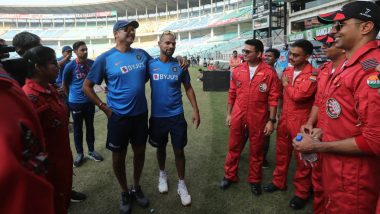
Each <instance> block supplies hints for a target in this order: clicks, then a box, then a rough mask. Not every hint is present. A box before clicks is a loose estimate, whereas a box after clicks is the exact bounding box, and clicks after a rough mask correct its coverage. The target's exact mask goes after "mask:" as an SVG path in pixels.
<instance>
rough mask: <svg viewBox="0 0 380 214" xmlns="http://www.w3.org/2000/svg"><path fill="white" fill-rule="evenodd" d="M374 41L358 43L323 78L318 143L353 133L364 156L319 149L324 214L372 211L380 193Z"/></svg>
mask: <svg viewBox="0 0 380 214" xmlns="http://www.w3.org/2000/svg"><path fill="white" fill-rule="evenodd" d="M379 62H380V50H379V49H378V47H377V44H376V42H375V41H372V42H369V43H367V44H365V45H363V46H362V47H361V48H359V49H358V50H357V51H356V52H355V53H354V54H353V56H352V57H351V59H350V60H348V61H347V62H346V63H345V65H344V67H343V68H342V69H338V70H336V71H335V72H334V74H333V75H332V76H331V77H330V78H329V79H328V82H327V85H326V88H325V90H324V91H323V94H322V97H321V102H322V104H323V105H324V106H325V110H324V111H321V114H320V115H319V116H318V120H319V121H318V125H319V126H320V128H322V130H323V138H322V141H323V143H329V142H331V141H339V140H344V139H347V138H355V142H356V144H357V146H358V147H359V149H360V150H362V151H363V152H364V153H366V154H367V155H341V154H334V153H323V163H322V176H323V178H322V181H323V188H324V191H325V197H326V200H327V201H326V209H325V211H326V212H327V213H345V214H349V213H365V214H367V213H368V214H370V213H375V210H376V204H377V200H378V197H379V192H380V158H379V157H380V122H379V115H380V95H379V94H378V93H377V89H378V87H380V85H379V84H380V81H379V80H378V79H377V73H376V71H375V67H376V66H377V65H378V64H379Z"/></svg>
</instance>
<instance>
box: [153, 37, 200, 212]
mask: <svg viewBox="0 0 380 214" xmlns="http://www.w3.org/2000/svg"><path fill="white" fill-rule="evenodd" d="M158 45H159V47H160V57H159V58H157V59H153V60H150V61H149V76H150V86H151V89H152V96H151V99H152V108H151V109H152V113H151V118H150V120H149V125H150V126H149V143H150V144H151V145H152V146H154V147H156V148H157V161H158V165H159V168H160V175H159V183H158V190H159V192H160V193H166V192H168V181H167V173H166V171H165V161H166V144H167V142H168V135H169V134H170V136H171V143H172V146H173V151H174V156H175V165H176V168H177V174H178V179H179V180H178V188H177V192H178V195H179V196H180V198H181V202H182V204H183V205H184V206H187V205H190V204H191V196H190V195H189V193H188V191H187V187H186V184H185V162H186V160H185V152H184V148H185V146H186V144H187V123H186V120H185V117H184V114H183V105H182V92H181V84H183V86H184V88H185V91H186V95H187V97H188V98H189V101H190V103H191V105H192V107H193V116H192V122H193V124H194V125H195V128H198V126H199V124H200V116H199V109H198V105H197V100H196V97H195V93H194V90H193V87H192V86H191V83H190V75H189V72H188V71H187V70H186V69H182V68H181V67H180V65H179V63H178V61H177V60H176V59H175V58H173V57H172V56H173V54H174V51H175V47H176V40H175V35H174V34H173V33H172V32H170V31H166V32H164V33H163V34H162V35H161V36H160V40H159V42H158ZM163 97H166V99H163Z"/></svg>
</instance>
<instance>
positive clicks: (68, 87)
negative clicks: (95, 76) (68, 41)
mask: <svg viewBox="0 0 380 214" xmlns="http://www.w3.org/2000/svg"><path fill="white" fill-rule="evenodd" d="M73 48H74V53H75V55H76V56H77V58H76V59H75V60H73V61H71V62H69V63H68V64H67V65H66V66H65V69H64V70H63V82H62V87H63V91H64V93H65V94H66V96H68V97H69V99H68V101H69V103H68V104H69V109H70V111H71V113H72V117H73V120H74V142H75V149H76V151H77V157H76V158H75V161H74V163H73V165H74V166H75V167H79V166H81V165H82V163H83V160H84V155H83V120H84V122H85V124H86V141H87V147H88V157H89V158H91V159H93V160H95V161H103V157H102V156H101V155H100V154H99V153H97V152H96V151H95V149H94V142H95V133H94V115H95V105H94V104H93V103H92V102H91V100H90V99H88V97H87V96H86V95H85V94H84V93H83V90H82V87H83V82H84V80H85V79H86V77H87V75H88V73H89V71H90V68H91V66H92V64H93V63H94V61H93V60H90V59H87V46H86V43H85V42H83V41H78V42H75V43H74V44H73Z"/></svg>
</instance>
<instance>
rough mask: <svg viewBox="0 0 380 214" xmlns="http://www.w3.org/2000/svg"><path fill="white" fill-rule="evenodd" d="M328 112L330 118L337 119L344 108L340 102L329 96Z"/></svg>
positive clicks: (327, 102)
mask: <svg viewBox="0 0 380 214" xmlns="http://www.w3.org/2000/svg"><path fill="white" fill-rule="evenodd" d="M326 113H327V115H328V116H329V117H330V118H333V119H336V118H338V117H339V115H340V114H341V113H342V108H341V107H340V104H339V102H338V101H337V100H336V99H334V98H329V99H328V100H327V101H326Z"/></svg>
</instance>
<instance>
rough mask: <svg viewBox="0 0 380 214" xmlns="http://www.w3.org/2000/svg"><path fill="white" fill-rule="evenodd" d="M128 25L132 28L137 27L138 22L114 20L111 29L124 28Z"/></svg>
mask: <svg viewBox="0 0 380 214" xmlns="http://www.w3.org/2000/svg"><path fill="white" fill-rule="evenodd" d="M128 25H132V26H133V27H134V28H138V27H139V23H138V22H137V21H135V20H119V21H117V22H116V24H115V25H114V26H113V31H114V32H115V31H118V30H120V29H121V28H124V27H126V26H128Z"/></svg>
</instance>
